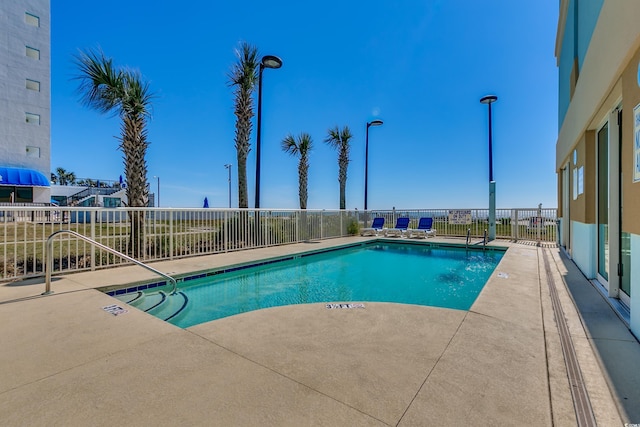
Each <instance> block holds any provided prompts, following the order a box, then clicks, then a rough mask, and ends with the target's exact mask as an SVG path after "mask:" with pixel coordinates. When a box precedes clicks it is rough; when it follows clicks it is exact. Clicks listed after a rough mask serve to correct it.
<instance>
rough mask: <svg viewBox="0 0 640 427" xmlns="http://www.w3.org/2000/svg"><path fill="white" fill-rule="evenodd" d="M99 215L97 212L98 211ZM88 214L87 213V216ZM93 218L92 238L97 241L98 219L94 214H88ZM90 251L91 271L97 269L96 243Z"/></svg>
mask: <svg viewBox="0 0 640 427" xmlns="http://www.w3.org/2000/svg"><path fill="white" fill-rule="evenodd" d="M96 215H97V212H96ZM86 217H87V215H85V218H86ZM88 217H89V218H90V219H91V227H90V229H91V240H93V241H94V242H95V241H96V221H95V218H94V215H93V214H90V215H88ZM90 248H91V249H90V253H91V271H95V269H96V247H95V246H94V245H90Z"/></svg>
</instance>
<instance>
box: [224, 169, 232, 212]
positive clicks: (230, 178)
mask: <svg viewBox="0 0 640 427" xmlns="http://www.w3.org/2000/svg"><path fill="white" fill-rule="evenodd" d="M224 167H225V168H227V171H229V209H231V164H230V163H227V164H226V165H224Z"/></svg>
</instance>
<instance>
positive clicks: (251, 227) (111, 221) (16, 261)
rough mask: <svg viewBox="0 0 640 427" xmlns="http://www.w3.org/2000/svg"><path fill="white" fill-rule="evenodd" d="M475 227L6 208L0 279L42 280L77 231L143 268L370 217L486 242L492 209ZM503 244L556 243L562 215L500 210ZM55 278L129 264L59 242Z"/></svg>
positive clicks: (345, 216) (334, 232) (336, 216)
mask: <svg viewBox="0 0 640 427" xmlns="http://www.w3.org/2000/svg"><path fill="white" fill-rule="evenodd" d="M470 211H471V219H472V221H471V224H451V223H449V220H448V213H449V211H448V210H447V209H410V210H385V211H369V212H368V214H367V215H365V213H364V212H362V211H357V210H355V211H340V210H306V211H302V210H283V209H273V210H269V209H260V210H253V209H242V210H239V209H163V208H79V207H56V206H46V207H41V206H37V207H34V206H0V257H2V258H1V259H0V280H2V281H6V280H15V279H21V278H26V277H32V276H42V275H43V274H44V261H45V258H44V252H45V242H46V240H47V237H48V236H50V235H51V234H53V233H55V232H57V231H60V230H71V231H73V232H75V233H79V234H81V235H83V236H86V237H87V238H89V239H91V240H94V241H96V242H98V243H100V244H102V245H105V246H107V247H109V248H112V249H113V250H116V251H118V252H121V253H124V254H128V255H130V256H132V257H133V258H135V259H137V260H140V261H143V262H150V261H157V260H165V259H177V258H183V257H190V256H197V255H206V254H216V253H221V252H230V251H239V250H244V249H252V248H259V247H267V246H276V245H285V244H291V243H298V242H303V241H306V240H320V239H330V238H336V237H345V236H349V235H352V234H357V233H358V230H359V229H360V228H362V227H363V226H364V225H365V223H367V221H368V222H369V223H370V218H373V217H375V216H382V217H384V218H385V226H386V227H393V226H394V224H395V220H396V219H397V218H398V217H400V216H408V217H410V218H411V224H410V227H412V228H415V227H417V224H418V220H419V218H420V217H422V216H431V217H433V219H434V221H433V226H434V228H435V229H436V230H437V233H438V235H439V236H461V237H465V236H466V235H467V230H468V229H470V230H471V231H470V235H471V237H473V238H481V237H482V235H483V233H484V229H485V228H487V218H488V210H487V209H471V210H470ZM496 218H497V225H496V231H497V233H496V235H497V238H499V239H510V240H519V239H523V240H534V241H535V240H537V241H551V242H555V241H556V234H557V232H556V209H535V208H534V209H499V210H498V211H497V214H496ZM52 253H53V258H52V259H53V269H52V271H53V272H54V273H61V272H75V271H83V270H95V269H100V268H108V267H112V266H116V265H119V264H122V263H124V262H125V261H123V260H122V259H121V258H119V257H117V256H114V255H113V254H111V253H109V252H108V251H105V250H101V249H100V248H96V247H95V246H94V245H92V244H89V243H87V242H86V241H83V240H82V239H78V238H75V237H73V235H70V234H66V235H64V236H56V238H55V240H54V241H53V247H52Z"/></svg>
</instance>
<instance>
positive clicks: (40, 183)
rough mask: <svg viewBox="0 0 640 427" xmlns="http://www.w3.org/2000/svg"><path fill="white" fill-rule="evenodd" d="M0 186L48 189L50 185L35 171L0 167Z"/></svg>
mask: <svg viewBox="0 0 640 427" xmlns="http://www.w3.org/2000/svg"><path fill="white" fill-rule="evenodd" d="M0 185H20V186H24V187H49V185H50V184H49V179H48V178H47V177H46V176H44V175H43V174H41V173H40V172H38V171H36V170H33V169H21V168H8V167H2V166H0Z"/></svg>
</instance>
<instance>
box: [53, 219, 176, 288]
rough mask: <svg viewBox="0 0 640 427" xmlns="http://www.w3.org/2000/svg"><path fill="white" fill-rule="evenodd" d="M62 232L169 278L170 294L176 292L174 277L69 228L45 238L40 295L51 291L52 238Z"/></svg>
mask: <svg viewBox="0 0 640 427" xmlns="http://www.w3.org/2000/svg"><path fill="white" fill-rule="evenodd" d="M63 233H65V234H71V235H72V236H75V237H77V238H78V239H82V240H84V241H85V242H89V243H91V244H92V245H93V246H97V247H98V248H100V249H102V250H105V251H107V252H110V253H112V254H114V255H118V256H119V257H121V258H124V259H126V260H127V261H131V262H132V263H134V264H137V265H139V266H140V267H143V268H146V269H147V270H149V271H152V272H154V273H156V274H158V275H160V276H162V277H164V278H165V279H167V280H169V281H170V282H171V284H172V285H173V289H172V290H171V294H175V293H176V288H177V287H178V284H177V282H176V279H174V278H173V277H171V276H169V275H168V274H164V273H163V272H161V271H158V270H156V269H155V268H153V267H149V266H148V265H146V264H143V263H141V262H140V261H138V260H137V259H133V258H131V257H130V256H128V255H125V254H123V253H121V252H118V251H116V250H115V249H111V248H110V247H108V246H105V245H103V244H102V243H98V242H96V241H95V240H92V239H90V238H88V237H87V236H83V235H82V234H80V233H76V232H75V231H71V230H58V231H56V232H54V233H52V234H51V235H50V236H49V237H48V238H47V242H46V244H45V250H44V259H45V275H46V279H45V280H46V288H45V291H44V292H43V293H42V295H48V294H51V293H53V291H52V290H51V271H52V270H53V238H54V237H55V236H57V235H58V234H63Z"/></svg>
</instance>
